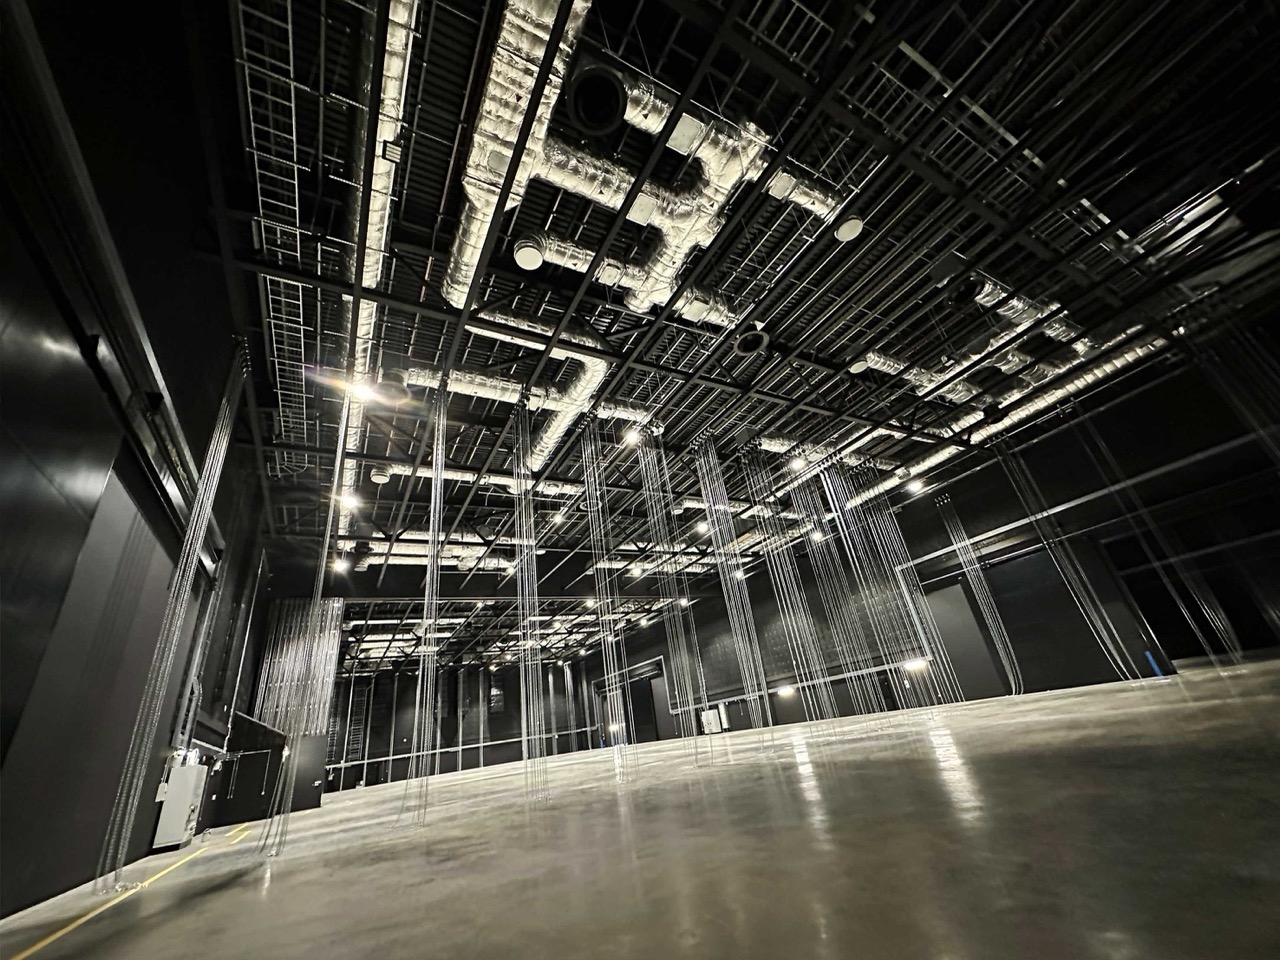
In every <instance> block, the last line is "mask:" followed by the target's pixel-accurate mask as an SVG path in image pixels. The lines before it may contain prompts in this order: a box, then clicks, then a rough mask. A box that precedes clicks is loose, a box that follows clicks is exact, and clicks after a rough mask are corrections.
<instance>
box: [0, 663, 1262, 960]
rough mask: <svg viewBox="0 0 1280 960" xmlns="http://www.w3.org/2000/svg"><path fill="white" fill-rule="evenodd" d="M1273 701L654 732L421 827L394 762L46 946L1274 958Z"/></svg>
mask: <svg viewBox="0 0 1280 960" xmlns="http://www.w3.org/2000/svg"><path fill="white" fill-rule="evenodd" d="M1278 708H1280V663H1262V664H1254V665H1251V666H1247V667H1239V668H1233V669H1231V670H1228V671H1225V672H1221V673H1220V672H1217V671H1214V670H1211V669H1203V670H1197V671H1194V672H1190V673H1186V674H1184V675H1182V676H1181V677H1178V678H1175V679H1172V680H1168V681H1142V682H1137V683H1129V684H1111V685H1107V686H1102V687H1093V688H1088V689H1082V690H1072V691H1066V692H1061V693H1049V694H1035V695H1031V696H1026V697H1022V698H1020V699H1017V700H1013V699H1006V700H999V701H984V702H980V703H974V704H966V705H960V706H956V707H949V708H945V709H938V710H931V711H912V712H908V713H901V714H895V715H892V716H890V717H888V718H885V719H881V720H860V719H849V720H841V721H837V722H835V723H831V724H827V725H801V726H789V727H782V728H779V729H777V730H776V731H774V732H773V734H772V736H771V737H770V736H767V735H766V736H761V735H760V734H757V733H755V732H750V731H742V732H735V733H728V734H724V735H721V736H718V737H715V738H714V739H713V744H712V745H713V747H714V749H713V750H711V751H710V752H708V750H707V749H706V748H705V746H704V749H703V750H702V751H701V752H700V754H699V755H698V756H697V757H696V758H695V757H694V755H693V754H692V753H691V752H690V750H689V744H687V743H683V742H669V743H662V744H651V745H646V746H643V747H640V748H638V749H637V750H636V756H635V761H636V766H635V771H634V774H635V775H634V779H633V780H632V781H631V782H629V783H625V784H621V785H619V784H618V783H617V782H616V780H615V778H614V766H613V761H612V758H611V757H610V755H609V754H607V753H604V752H600V751H597V752H595V753H591V754H576V755H571V756H568V757H560V758H556V759H554V760H552V761H551V762H550V765H549V771H550V772H549V777H550V784H551V790H552V799H551V801H550V803H549V804H547V805H545V806H532V807H531V806H530V805H528V804H526V802H525V800H524V785H523V777H522V776H521V772H520V768H519V767H518V766H517V765H510V766H507V767H500V768H494V769H490V770H484V771H475V772H470V773H464V774H460V775H449V776H445V777H441V778H438V779H437V780H435V781H433V783H432V785H431V804H430V810H429V813H428V816H427V821H426V824H425V826H415V825H410V824H409V823H405V822H403V821H402V822H401V823H400V825H397V824H396V817H397V812H398V811H399V809H400V806H401V801H402V798H403V797H404V787H403V785H402V784H391V785H387V786H381V787H372V788H369V789H367V790H361V791H352V792H348V793H344V794H341V795H331V796H330V797H327V798H326V803H325V806H324V808H323V809H321V810H318V811H309V812H306V813H302V814H297V815H295V816H294V817H293V818H292V821H291V824H290V833H289V846H288V849H287V850H286V852H285V853H284V854H283V855H281V856H279V857H276V858H272V859H270V860H264V859H263V858H261V857H260V856H259V855H258V854H257V853H256V851H255V847H256V842H255V841H256V839H257V830H256V828H255V830H253V831H251V832H248V833H246V832H244V831H238V832H231V831H228V830H220V831H217V834H218V835H216V836H210V837H209V838H207V839H206V840H205V841H204V842H203V843H201V842H200V841H197V843H196V844H193V845H192V846H191V847H189V848H187V850H184V851H180V852H179V853H177V854H169V855H166V856H164V857H153V858H151V859H149V860H147V861H143V862H142V863H139V864H135V865H134V866H133V867H131V868H130V871H129V877H128V878H130V879H134V880H142V879H144V878H146V877H150V876H153V875H154V874H156V873H157V872H158V871H160V870H163V869H164V868H165V867H167V866H170V865H172V864H174V863H176V862H178V861H179V860H183V858H188V857H190V859H186V860H185V861H184V862H182V864H181V865H180V866H178V867H177V868H175V869H174V870H172V871H171V872H169V873H168V874H167V875H165V876H163V877H161V878H160V879H158V880H156V881H155V882H154V883H153V884H151V885H150V886H148V887H147V888H146V889H143V890H141V891H139V892H138V893H137V894H136V895H134V896H132V897H130V898H129V899H127V900H125V901H123V902H121V903H119V904H117V905H115V906H113V907H111V908H109V909H107V910H104V911H102V912H101V913H100V914H99V915H97V916H95V917H93V918H91V919H90V920H88V921H86V922H85V923H83V924H81V925H80V926H78V927H76V928H75V929H73V930H71V931H70V932H69V933H67V934H66V935H65V936H62V937H61V938H59V939H58V940H56V941H55V942H53V943H51V944H50V945H48V946H47V947H44V948H43V949H41V950H40V951H39V952H38V953H36V954H35V956H37V957H40V958H42V960H54V958H60V957H118V958H129V960H152V958H156V960H158V958H162V957H164V958H169V957H175V956H176V957H183V958H197V957H219V958H240V957H277V958H307V960H319V958H328V957H377V958H393V957H415V958H417V957H447V958H466V957H503V958H519V960H531V958H565V957H573V958H578V957H581V958H592V960H596V958H626V957H646V958H648V957H676V958H680V957H698V958H720V957H726V958H727V957H733V958H750V957H787V958H793V957H794V958H809V957H819V958H820V957H832V958H836V957H839V958H847V957H866V958H890V957H892V958H896V957H902V958H912V960H919V958H936V960H994V958H1017V960H1027V958H1032V960H1056V958H1063V960H1067V958H1069V960H1081V958H1093V957H1098V958H1111V960H1146V958H1151V960H1179V958H1202V957H1203V958H1208V957H1228V958H1232V960H1247V958H1266V960H1275V958H1277V957H1280V825H1278V823H1280V821H1278V818H1277V814H1278V813H1280V739H1278V737H1277V735H1278V734H1280V709H1278ZM704 743H705V741H704ZM410 820H411V818H410ZM241 837H242V838H243V840H242V841H237V838H241ZM198 850H203V852H202V853H200V854H199V855H198V856H195V857H191V854H192V853H194V852H196V851H198ZM103 901H104V898H102V897H97V896H95V895H93V894H92V893H90V892H88V891H87V890H80V891H73V892H72V893H69V894H67V895H65V896H63V897H60V898H58V899H56V900H53V901H50V902H49V903H46V904H43V905H41V906H39V907H36V908H33V909H32V910H29V911H26V912H25V913H23V914H19V915H17V916H15V917H11V918H9V919H8V920H6V921H5V922H4V923H3V924H0V955H3V956H4V957H11V956H12V955H14V954H15V953H17V952H19V951H21V950H23V949H24V948H25V947H27V946H29V945H30V944H33V943H35V942H37V941H39V940H40V939H41V938H42V937H44V936H46V935H48V934H49V933H51V932H53V931H56V930H59V929H61V928H63V927H64V926H65V925H66V924H67V923H68V922H70V921H74V920H75V919H76V918H78V917H81V916H82V915H83V914H84V913H85V912H86V911H88V910H91V909H94V908H95V907H98V906H100V905H101V904H102V903H103Z"/></svg>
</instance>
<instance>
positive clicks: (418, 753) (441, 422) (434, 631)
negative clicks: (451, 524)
mask: <svg viewBox="0 0 1280 960" xmlns="http://www.w3.org/2000/svg"><path fill="white" fill-rule="evenodd" d="M433 399H434V404H433V407H432V420H431V430H432V435H431V502H430V505H429V507H428V509H429V511H430V514H429V519H428V531H427V544H428V548H427V549H428V550H429V551H430V552H429V553H428V554H427V563H426V569H425V571H424V572H423V578H422V581H423V594H422V620H421V622H420V623H419V625H418V628H417V630H415V631H414V632H415V633H416V634H417V635H418V642H417V644H416V646H417V656H418V683H417V686H416V688H415V689H414V701H413V736H412V740H411V747H410V750H409V772H408V776H407V779H406V780H405V795H404V801H403V805H402V808H401V809H402V811H403V810H406V809H410V810H412V811H413V817H414V820H415V821H416V822H417V823H424V822H425V821H426V816H427V797H428V791H429V786H430V781H431V777H430V776H429V773H430V758H431V756H432V752H431V748H432V746H433V745H434V744H435V742H436V740H437V738H438V731H439V717H438V713H439V711H438V709H437V699H438V696H437V686H438V683H439V677H440V647H441V645H442V644H443V642H444V641H443V639H442V638H441V631H440V629H439V628H440V554H441V550H442V547H443V545H444V465H445V454H446V446H447V445H446V442H445V441H446V439H447V432H448V423H449V420H448V412H449V393H448V390H447V388H446V385H445V384H441V385H440V388H439V389H437V390H436V391H435V396H434V398H433ZM414 793H416V796H414V795H412V794H414Z"/></svg>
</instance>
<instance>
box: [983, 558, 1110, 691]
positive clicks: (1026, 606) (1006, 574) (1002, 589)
mask: <svg viewBox="0 0 1280 960" xmlns="http://www.w3.org/2000/svg"><path fill="white" fill-rule="evenodd" d="M988 579H989V581H990V584H991V591H992V593H993V594H994V596H995V601H996V604H997V606H999V608H1000V614H1001V616H1003V617H1004V621H1005V628H1006V629H1007V630H1008V631H1009V638H1010V641H1011V642H1012V643H1013V649H1014V653H1015V655H1016V656H1017V657H1018V664H1019V666H1020V667H1021V669H1022V678H1023V681H1024V683H1025V684H1026V691H1027V692H1028V693H1034V692H1035V691H1038V690H1054V689H1058V688H1060V687H1077V686H1084V685H1086V684H1091V683H1106V682H1109V681H1112V680H1117V679H1119V677H1118V676H1117V674H1116V672H1115V670H1114V669H1112V667H1111V666H1110V664H1109V662H1108V660H1107V657H1106V655H1105V654H1104V653H1103V651H1102V648H1101V647H1100V646H1099V645H1098V642H1097V641H1096V640H1095V639H1094V637H1093V634H1091V633H1090V632H1089V628H1088V625H1087V624H1086V622H1085V620H1084V617H1083V616H1082V615H1081V614H1080V611H1079V609H1078V608H1077V607H1076V605H1075V601H1073V600H1072V599H1071V594H1070V593H1069V592H1068V590H1067V587H1066V585H1065V584H1064V583H1063V582H1062V577H1061V575H1060V574H1059V573H1058V570H1057V568H1056V567H1055V566H1054V565H1053V560H1052V559H1050V557H1049V555H1048V554H1046V553H1045V552H1043V551H1040V552H1037V553H1032V554H1028V555H1026V556H1022V557H1019V558H1018V559H1016V560H1011V561H1009V562H1008V563H1000V564H996V565H995V566H993V567H991V568H990V569H989V570H988Z"/></svg>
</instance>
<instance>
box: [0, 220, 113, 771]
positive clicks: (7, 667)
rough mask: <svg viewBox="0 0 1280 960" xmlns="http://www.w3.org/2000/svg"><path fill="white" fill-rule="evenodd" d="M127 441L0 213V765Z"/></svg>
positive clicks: (38, 278)
mask: <svg viewBox="0 0 1280 960" xmlns="http://www.w3.org/2000/svg"><path fill="white" fill-rule="evenodd" d="M120 439H121V434H120V430H119V429H118V427H117V426H116V423H115V420H114V419H113V418H112V416H111V415H110V413H109V412H108V411H107V410H106V408H105V405H104V404H103V397H102V393H101V391H100V390H99V388H98V384H97V381H96V380H95V379H94V377H93V375H92V373H90V371H89V369H88V367H87V366H86V365H85V362H84V360H83V358H82V357H81V356H80V351H79V349H78V348H77V346H76V343H75V341H74V340H73V339H72V337H71V334H70V332H69V330H68V327H67V325H66V323H65V322H64V320H63V319H62V317H61V315H60V314H59V313H58V311H57V308H56V306H55V304H54V301H53V298H52V297H51V296H50V294H49V291H48V289H47V287H46V286H45V283H44V280H43V279H42V277H41V276H40V274H39V272H38V270H37V268H36V265H35V263H34V262H33V261H32V259H31V258H30V257H29V256H28V254H27V252H26V249H25V248H24V246H23V244H22V242H21V241H20V239H19V237H18V234H17V232H16V230H15V228H14V226H13V225H12V224H11V223H10V222H9V220H8V217H7V212H5V211H0V583H3V584H4V590H3V597H2V605H0V636H3V637H4V642H3V643H2V644H0V760H2V759H3V758H5V757H7V754H8V749H9V744H10V742H11V740H12V738H13V735H14V731H15V729H16V728H17V726H18V722H19V718H20V717H21V716H22V711H23V708H24V707H25V705H26V703H27V697H28V694H29V693H30V690H31V685H32V683H33V682H34V681H35V676H36V672H37V670H38V669H39V666H40V660H41V657H42V656H43V655H44V650H45V644H46V643H47V641H48V638H49V634H50V631H52V629H53V625H54V622H55V620H56V619H57V616H58V610H59V609H60V608H61V606H62V600H63V597H64V596H65V595H66V592H67V585H68V584H69V583H70V582H71V575H72V572H73V570H74V569H75V565H76V559H77V557H79V555H80V548H81V546H82V545H83V544H84V538H85V536H86V534H87V533H88V531H89V523H90V521H91V520H92V519H93V515H94V512H95V510H96V509H97V506H98V500H99V498H100V497H101V495H102V490H103V487H104V486H105V485H106V482H107V475H108V474H109V473H110V471H111V463H112V461H113V460H114V459H115V456H116V452H117V450H118V449H119V447H120Z"/></svg>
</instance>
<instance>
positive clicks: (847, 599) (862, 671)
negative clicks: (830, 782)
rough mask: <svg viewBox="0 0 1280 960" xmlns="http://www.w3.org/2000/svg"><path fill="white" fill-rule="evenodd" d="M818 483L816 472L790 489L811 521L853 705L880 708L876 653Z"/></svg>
mask: <svg viewBox="0 0 1280 960" xmlns="http://www.w3.org/2000/svg"><path fill="white" fill-rule="evenodd" d="M818 483H819V481H818V480H817V479H816V478H809V479H807V480H805V481H803V482H802V483H800V484H798V485H797V486H796V487H795V488H794V489H793V490H792V492H791V501H792V503H793V504H794V505H795V506H796V508H797V510H798V511H799V512H800V514H801V515H802V516H804V517H806V518H807V520H808V523H809V525H810V530H809V559H810V561H812V563H813V571H814V574H815V579H816V580H817V581H818V592H819V594H820V595H821V597H822V606H823V608H824V609H825V610H826V613H827V623H828V624H829V625H830V628H831V634H832V637H833V639H834V640H835V647H836V655H837V656H838V657H839V658H840V667H841V669H842V671H843V672H844V674H845V676H846V677H847V678H848V680H847V682H848V685H849V691H850V693H851V694H852V695H853V703H854V707H855V708H856V709H857V711H858V712H859V713H880V712H882V711H883V710H884V709H885V702H884V693H883V692H882V691H881V689H880V682H879V680H877V679H876V673H875V668H876V664H877V661H876V656H875V654H874V653H873V652H872V649H871V644H870V643H869V642H868V640H867V636H866V633H865V631H864V630H863V629H862V625H861V623H860V622H859V619H858V611H857V608H856V607H855V606H854V604H855V597H854V590H853V586H852V585H851V584H850V583H849V578H848V576H846V575H845V570H844V566H843V564H842V563H841V560H840V547H839V536H838V532H837V531H836V529H835V528H834V527H833V525H832V522H831V520H829V519H828V517H829V514H828V513H827V512H826V508H825V507H824V506H823V503H822V493H821V491H820V490H819V488H818Z"/></svg>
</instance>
